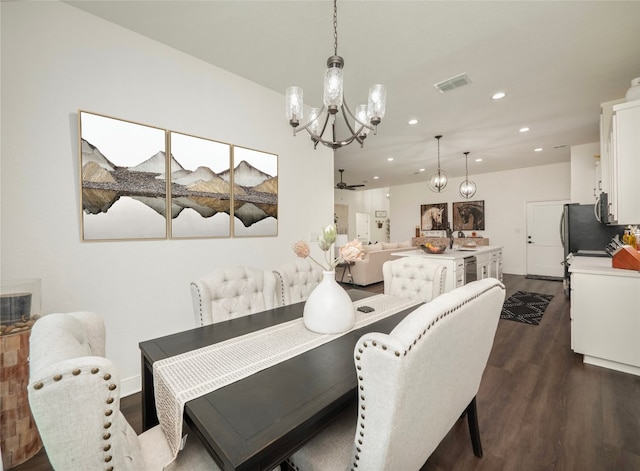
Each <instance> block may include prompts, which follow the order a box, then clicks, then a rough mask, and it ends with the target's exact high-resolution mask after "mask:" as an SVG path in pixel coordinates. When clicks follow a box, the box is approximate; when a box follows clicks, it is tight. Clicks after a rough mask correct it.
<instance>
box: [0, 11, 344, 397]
mask: <svg viewBox="0 0 640 471" xmlns="http://www.w3.org/2000/svg"><path fill="white" fill-rule="evenodd" d="M1 8H2V28H1V34H2V38H1V39H2V91H1V92H2V96H1V98H2V105H1V106H2V108H1V111H2V135H1V137H2V144H1V152H2V154H1V157H2V167H1V169H2V175H1V178H2V180H1V183H2V188H1V193H0V195H1V196H0V198H1V200H0V201H1V207H2V214H1V229H2V231H1V241H0V242H1V252H0V255H1V257H2V269H1V270H2V271H1V276H2V279H16V278H41V279H42V305H43V311H44V312H45V313H46V312H65V311H73V310H92V311H96V312H99V313H101V314H102V315H103V316H104V317H105V320H106V325H107V356H108V357H109V358H110V359H112V360H113V361H114V362H115V363H116V366H117V367H118V368H119V369H120V370H121V374H122V378H124V380H125V381H124V383H123V391H124V392H125V393H130V392H133V391H135V390H137V389H138V388H139V374H140V353H139V349H138V342H140V341H142V340H147V339H150V338H154V337H157V336H160V335H165V334H169V333H173V332H178V331H181V330H185V329H189V328H192V327H194V326H195V321H194V316H193V311H192V306H191V297H190V292H189V282H190V281H191V280H193V279H195V278H197V277H199V276H201V275H203V274H205V273H207V272H208V271H210V270H212V269H214V268H216V267H224V266H229V265H234V264H246V265H251V266H256V267H260V268H264V269H271V268H275V267H276V266H277V265H279V264H281V263H283V262H286V261H289V260H292V259H293V257H294V255H293V253H292V251H291V245H292V244H293V242H294V241H295V240H297V239H299V238H303V237H308V234H309V232H312V231H315V232H317V231H319V230H320V228H322V227H324V226H326V225H327V224H329V223H331V221H333V192H332V187H333V153H332V152H331V151H330V150H329V149H325V148H323V147H322V146H320V147H319V148H318V149H317V150H315V151H314V150H313V146H311V145H310V143H309V140H308V139H305V138H304V137H303V136H299V137H297V138H293V137H292V135H291V130H290V128H289V126H288V124H287V123H286V120H285V119H284V113H283V109H284V108H283V100H284V97H283V95H280V94H277V93H274V92H272V91H269V90H267V89H265V88H263V87H260V86H258V85H256V84H253V83H251V82H248V81H246V80H244V79H242V78H239V77H237V76H234V75H231V74H229V73H227V72H225V71H223V70H221V69H218V68H215V67H212V66H210V65H208V64H206V63H204V62H202V61H199V60H197V59H194V58H192V57H190V56H187V55H185V54H183V53H181V52H178V51H176V50H174V49H170V48H168V47H166V46H164V45H161V44H159V43H157V42H154V41H152V40H150V39H148V38H145V37H142V36H140V35H138V34H134V33H132V32H130V31H128V30H126V29H123V28H121V27H118V26H115V25H113V24H112V23H109V22H106V21H104V20H101V19H98V18H96V17H94V16H91V15H89V14H87V13H84V12H81V11H79V10H77V9H75V8H73V7H71V6H69V5H66V4H64V3H59V2H8V3H7V2H2V4H1ZM211 47H228V45H213V44H212V45H211ZM78 109H83V110H87V111H92V112H95V113H99V114H105V115H109V116H114V117H118V118H122V119H125V120H130V121H135V122H139V123H143V124H148V125H153V126H157V127H160V128H164V129H172V130H176V131H181V132H185V133H189V134H193V135H196V136H202V137H206V138H210V139H214V140H219V141H224V142H228V143H233V144H238V145H242V146H246V147H249V148H253V149H259V150H264V151H267V152H271V153H275V154H278V155H279V172H278V176H279V178H278V180H279V208H278V210H279V218H278V219H279V221H278V236H277V237H270V238H250V239H200V240H162V241H128V242H127V241H118V242H81V241H80V226H79V225H80V196H79V192H78V187H79V169H78V167H79V165H78V164H79V156H78V130H77V110H78ZM311 195H313V197H309V196H311Z"/></svg>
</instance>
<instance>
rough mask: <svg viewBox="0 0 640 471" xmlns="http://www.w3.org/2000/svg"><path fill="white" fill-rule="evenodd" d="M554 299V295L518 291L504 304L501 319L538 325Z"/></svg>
mask: <svg viewBox="0 0 640 471" xmlns="http://www.w3.org/2000/svg"><path fill="white" fill-rule="evenodd" d="M552 299H553V295H552V294H540V293H528V292H526V291H516V292H515V293H514V294H512V295H511V296H509V298H508V299H507V300H506V301H505V302H504V305H503V306H502V313H501V314H500V319H507V320H510V321H516V322H522V323H523V324H529V325H538V324H540V321H541V320H542V315H543V314H544V311H545V309H547V306H548V305H549V302H550V301H551V300H552Z"/></svg>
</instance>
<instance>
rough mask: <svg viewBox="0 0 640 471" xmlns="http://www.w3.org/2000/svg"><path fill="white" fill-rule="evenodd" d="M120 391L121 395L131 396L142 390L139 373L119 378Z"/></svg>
mask: <svg viewBox="0 0 640 471" xmlns="http://www.w3.org/2000/svg"><path fill="white" fill-rule="evenodd" d="M120 391H121V393H120V395H121V397H127V396H131V395H132V394H135V393H137V392H140V391H142V379H141V377H140V375H136V376H131V377H129V378H126V379H122V380H120Z"/></svg>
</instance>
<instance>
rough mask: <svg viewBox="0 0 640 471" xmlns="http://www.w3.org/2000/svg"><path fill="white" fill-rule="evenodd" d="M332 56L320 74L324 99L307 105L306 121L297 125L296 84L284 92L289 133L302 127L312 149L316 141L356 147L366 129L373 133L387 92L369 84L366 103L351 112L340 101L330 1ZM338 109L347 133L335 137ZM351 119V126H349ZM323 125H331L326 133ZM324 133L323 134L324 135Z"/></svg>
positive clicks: (340, 62)
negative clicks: (290, 129)
mask: <svg viewBox="0 0 640 471" xmlns="http://www.w3.org/2000/svg"><path fill="white" fill-rule="evenodd" d="M333 38H334V43H333V49H334V54H333V56H331V57H329V59H327V70H326V71H325V73H324V99H323V106H322V108H320V109H318V108H311V110H310V112H309V118H308V120H307V122H306V124H305V125H304V126H302V127H300V128H298V126H299V125H300V121H302V119H303V117H304V115H303V111H302V110H303V104H304V101H303V94H302V88H300V87H295V86H293V87H289V88H287V91H286V107H287V109H286V114H287V119H288V120H289V124H290V125H291V127H292V128H293V135H294V136H295V135H296V134H297V133H298V132H300V131H302V130H303V129H304V130H306V131H307V132H308V133H309V135H310V136H311V140H312V141H313V148H314V149H315V148H316V147H317V145H318V142H320V143H322V144H324V145H325V146H327V147H330V148H332V149H334V150H335V149H339V148H340V147H343V146H346V145H349V144H351V143H352V142H354V141H356V142H358V143H359V144H360V147H362V146H363V145H364V140H365V138H366V137H367V134H368V133H369V131H373V133H374V134H376V131H377V127H378V124H380V122H381V121H382V118H384V113H385V107H386V101H387V92H386V89H385V87H384V85H380V84H376V85H372V86H371V88H370V89H369V102H368V104H366V105H358V106H357V107H356V112H355V115H354V114H353V113H352V112H351V110H350V109H349V106H347V102H346V101H345V100H344V92H343V80H342V68H343V66H344V59H343V58H342V57H340V56H339V55H338V7H337V2H336V0H334V1H333ZM338 111H340V112H341V113H342V117H343V119H344V123H345V125H346V128H347V129H348V132H349V133H351V135H350V136H348V137H346V138H344V139H338V138H337V136H336V115H337V113H338ZM352 122H353V125H352ZM327 128H331V130H330V131H329V132H327ZM325 132H327V137H325Z"/></svg>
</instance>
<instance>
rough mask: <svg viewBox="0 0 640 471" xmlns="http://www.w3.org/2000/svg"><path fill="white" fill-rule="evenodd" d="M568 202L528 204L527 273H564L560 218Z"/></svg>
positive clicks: (544, 274) (557, 275)
mask: <svg viewBox="0 0 640 471" xmlns="http://www.w3.org/2000/svg"><path fill="white" fill-rule="evenodd" d="M566 203H569V201H538V202H530V203H527V275H538V276H552V277H559V278H562V277H563V276H564V267H563V265H562V261H563V259H564V249H563V247H562V242H561V240H560V217H561V216H562V210H563V206H564V205H565V204H566Z"/></svg>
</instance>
